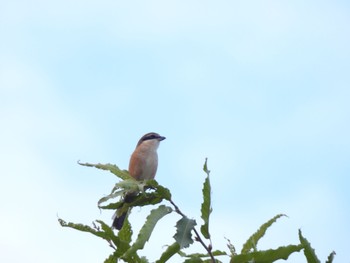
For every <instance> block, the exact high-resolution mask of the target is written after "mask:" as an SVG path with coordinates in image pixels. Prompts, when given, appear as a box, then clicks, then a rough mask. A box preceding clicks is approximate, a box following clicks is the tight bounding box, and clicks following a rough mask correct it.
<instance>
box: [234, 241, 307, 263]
mask: <svg viewBox="0 0 350 263" xmlns="http://www.w3.org/2000/svg"><path fill="white" fill-rule="evenodd" d="M302 249H303V246H302V245H289V246H284V247H279V248H277V249H269V250H265V251H255V252H250V253H246V254H240V255H234V256H232V257H231V261H230V263H246V262H259V263H271V262H274V261H276V260H279V259H284V260H287V259H288V257H289V256H290V255H291V254H292V253H294V252H299V251H300V250H302Z"/></svg>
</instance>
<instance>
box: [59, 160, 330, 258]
mask: <svg viewBox="0 0 350 263" xmlns="http://www.w3.org/2000/svg"><path fill="white" fill-rule="evenodd" d="M79 164H80V165H83V166H87V167H95V168H98V169H102V170H106V171H109V172H111V173H113V174H114V175H116V176H117V177H119V178H120V179H121V181H120V182H118V183H117V184H115V185H114V187H113V188H112V190H111V192H110V194H109V195H107V196H104V197H102V198H101V199H100V200H99V201H98V203H97V205H98V207H99V208H100V209H106V210H110V209H112V210H116V209H118V210H120V211H122V212H127V211H130V210H131V209H132V208H134V207H142V206H147V205H152V206H156V205H158V204H159V205H158V206H156V207H155V208H154V209H152V210H151V211H150V213H149V215H148V216H147V218H145V222H144V224H143V226H142V227H141V229H140V231H139V233H138V234H137V237H136V239H135V240H133V238H132V237H133V230H132V226H131V224H130V222H129V220H128V217H126V220H125V222H124V224H123V227H122V228H121V230H120V231H118V232H117V233H116V232H115V230H114V229H113V228H112V227H110V226H109V225H108V224H106V223H105V222H103V221H101V220H96V221H94V222H93V224H92V226H87V225H83V224H75V223H71V222H68V223H67V222H66V221H64V220H63V219H60V218H59V219H58V221H59V223H60V224H61V226H62V227H69V228H72V229H76V230H79V231H83V232H88V233H90V234H93V235H95V236H97V237H99V238H101V239H103V240H105V241H107V243H108V244H109V246H110V247H111V248H112V249H113V252H112V253H111V254H110V255H109V257H108V258H107V259H106V260H105V261H104V262H105V263H112V262H113V263H115V262H119V260H122V261H124V262H130V263H131V262H132V263H134V262H136V263H138V262H140V263H145V262H149V261H148V259H147V258H145V257H142V256H140V255H139V253H138V252H139V251H140V250H143V249H144V247H145V244H146V242H147V241H148V240H149V238H150V237H151V235H152V233H153V231H154V229H155V226H156V225H157V223H158V222H159V221H160V220H161V219H162V218H163V217H164V216H166V215H168V214H170V213H177V214H178V215H179V216H180V219H179V220H178V221H177V223H176V225H175V234H174V235H173V237H174V243H173V244H170V245H168V246H166V249H165V251H164V252H163V253H162V254H161V255H160V257H159V259H158V260H156V261H155V262H156V263H163V262H167V261H168V260H169V259H171V258H172V257H173V256H174V255H179V256H181V257H182V258H183V260H184V261H183V262H185V263H197V262H208V263H214V262H222V261H221V260H222V258H225V257H226V258H228V259H229V262H230V263H245V262H256V263H269V262H274V261H276V260H280V259H284V260H287V259H288V258H289V256H290V255H291V254H293V253H297V252H300V251H302V250H303V252H304V255H305V259H306V262H308V263H318V262H320V261H319V259H318V258H317V256H316V254H315V251H314V249H312V247H311V244H310V243H309V242H308V241H307V239H306V238H304V237H303V235H302V233H301V231H300V230H299V241H300V243H299V244H295V245H287V246H280V247H278V248H275V249H268V250H259V249H258V242H259V241H260V240H261V238H262V237H264V235H265V233H266V231H267V230H268V229H269V228H270V227H271V226H272V225H273V224H274V223H275V222H276V221H277V220H278V219H280V218H281V217H285V215H284V214H278V215H276V216H274V217H273V218H271V219H270V220H268V221H267V222H266V223H264V224H262V225H261V226H260V228H259V229H258V230H257V231H256V232H255V233H253V234H252V235H251V236H250V237H249V238H248V239H247V241H246V242H245V243H244V245H243V247H242V249H241V251H240V253H237V251H236V248H235V246H234V245H233V244H232V243H231V241H230V240H229V239H227V248H228V252H226V251H223V250H213V244H212V241H211V233H210V228H209V221H210V215H211V213H212V211H213V209H212V206H211V185H210V171H209V170H208V167H207V159H206V160H205V163H204V166H203V171H204V172H205V174H206V177H205V180H204V183H203V188H202V194H203V201H202V204H201V209H200V212H201V219H202V221H203V223H202V224H201V226H200V228H199V229H200V232H199V231H197V229H196V226H197V222H196V221H195V220H194V219H191V218H189V217H187V216H186V215H185V214H184V213H183V212H182V211H181V210H180V208H179V207H178V206H177V205H176V204H175V203H174V201H173V200H172V196H171V193H170V191H169V189H167V188H165V187H163V186H161V185H159V184H158V183H157V182H156V181H155V180H148V181H142V182H140V181H136V180H134V179H133V178H132V177H131V176H130V175H129V173H128V171H126V170H121V169H119V168H118V167H117V166H116V165H113V164H90V163H80V162H79ZM127 196H128V199H127V198H126V197H127ZM115 198H119V200H117V201H114V200H115ZM164 203H168V205H165V204H164ZM169 204H170V205H169ZM194 242H198V243H200V244H201V246H202V247H203V249H204V253H192V254H186V253H185V252H184V250H183V249H184V248H187V247H189V246H191V245H192V244H193V243H194ZM334 256H335V252H332V253H331V254H330V255H329V257H328V259H327V261H326V263H332V262H333V259H334ZM218 258H220V260H219V259H218Z"/></svg>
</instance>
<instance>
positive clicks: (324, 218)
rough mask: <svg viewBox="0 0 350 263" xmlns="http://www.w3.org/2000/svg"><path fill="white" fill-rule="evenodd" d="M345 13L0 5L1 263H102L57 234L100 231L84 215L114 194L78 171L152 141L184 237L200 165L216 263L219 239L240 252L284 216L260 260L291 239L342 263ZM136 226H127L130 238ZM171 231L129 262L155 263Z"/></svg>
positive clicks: (348, 35)
mask: <svg viewBox="0 0 350 263" xmlns="http://www.w3.org/2000/svg"><path fill="white" fill-rule="evenodd" d="M349 11H350V4H349V2H348V1H337V0H335V1H306V2H305V1H300V0H296V1H272V0H267V1H254V0H252V1H223V0H219V1H195V0H194V1H181V0H179V1H158V0H150V1H137V0H136V1H132V2H130V1H108V0H105V1H93V0H87V1H79V0H77V1H66V0H61V1H55V0H54V1H39V0H33V1H30V2H28V1H19V0H13V1H4V0H2V1H0V36H1V41H0V116H1V129H0V160H1V168H0V169H1V171H0V174H1V184H0V198H1V200H2V201H1V202H0V211H1V215H0V225H1V226H2V233H1V235H0V261H1V262H8V263H17V262H23V261H25V262H28V263H32V262H33V263H34V262H35V263H37V262H52V263H55V262H57V263H58V262H91V263H93V262H103V260H104V259H105V258H107V257H108V255H109V254H110V253H112V250H111V248H110V247H108V244H107V243H105V242H104V241H102V240H100V239H98V238H96V237H94V236H92V235H89V234H87V233H82V232H79V231H74V230H71V229H67V228H62V227H60V225H59V224H58V222H57V219H58V217H59V218H63V219H64V220H66V221H71V222H76V223H84V224H89V225H90V224H91V222H92V221H93V220H95V219H102V220H104V221H105V222H111V216H112V212H109V211H102V212H101V211H99V209H98V208H97V201H98V200H99V199H100V198H101V197H102V196H104V195H106V194H108V193H109V192H110V190H111V189H112V187H113V186H114V183H116V182H118V179H117V178H116V177H114V176H113V175H112V174H110V173H107V172H103V171H100V170H97V169H93V168H87V167H82V166H79V165H78V164H77V161H78V160H80V161H82V162H90V163H114V164H117V165H118V166H119V167H120V168H122V169H127V167H128V161H129V157H130V155H131V153H132V151H133V150H134V148H135V146H136V143H137V141H138V140H139V138H140V137H141V136H142V135H143V134H145V133H147V132H151V131H154V132H158V133H160V134H161V135H163V136H166V137H167V139H166V140H165V141H163V142H162V143H161V145H160V148H159V150H158V153H159V167H158V173H157V177H156V179H157V180H158V182H159V183H160V184H162V185H164V186H165V187H167V188H169V189H170V190H171V192H172V195H173V199H174V201H175V203H177V205H178V206H179V207H180V208H181V209H182V211H183V212H184V213H185V214H186V215H187V216H188V217H190V218H193V219H195V220H196V221H197V224H198V225H200V224H201V223H202V221H201V218H200V205H201V202H202V197H201V190H202V184H203V181H204V178H205V174H204V172H203V171H202V167H203V164H204V160H205V158H208V166H209V169H210V170H211V174H210V176H211V177H210V178H211V186H212V206H213V213H212V216H211V221H210V230H211V233H212V239H213V240H212V241H213V247H214V249H220V250H226V251H227V249H226V243H227V241H226V239H225V238H228V239H230V240H231V242H232V243H233V244H234V245H235V247H236V249H237V251H240V249H241V247H242V244H243V243H244V242H245V241H246V240H247V239H248V237H249V236H250V235H251V234H253V233H254V232H255V231H256V230H257V229H258V228H259V226H260V225H262V224H263V223H265V222H266V221H267V220H269V219H270V218H272V217H274V216H275V215H277V214H280V213H283V214H286V215H288V217H285V218H281V219H279V220H278V221H277V222H276V223H275V224H274V225H273V226H272V227H271V228H270V229H269V230H268V232H267V234H266V236H265V237H264V238H263V239H262V240H261V241H260V243H259V244H258V248H259V249H269V248H277V247H279V246H282V245H288V244H297V243H298V242H299V241H298V229H301V230H302V232H303V235H304V236H305V237H306V238H307V239H308V240H309V242H310V243H311V245H312V246H313V248H314V249H315V251H316V254H317V255H318V257H319V259H320V260H321V261H322V262H324V261H325V260H326V258H327V256H328V255H329V253H331V252H332V251H333V250H334V251H335V252H336V253H337V255H336V257H335V262H348V261H349V255H348V249H349V247H348V236H349V234H350V226H349V222H350V208H349V207H350V206H349V203H350V195H349V186H350V179H349V178H350V177H349V172H350V165H349V163H350V162H349V157H350V136H349V134H350V104H349V99H350V85H349V84H350V72H349V71H350V62H349V61H350V27H349V24H350V15H349V14H350V13H349ZM148 213H149V209H148V208H142V209H139V210H137V209H136V210H134V211H133V213H132V214H131V217H130V220H131V222H132V223H133V225H135V233H136V232H137V229H139V228H140V227H141V226H142V223H143V220H144V218H145V217H146V216H147V214H148ZM178 219H179V218H178V217H177V216H176V215H169V216H167V217H166V218H165V219H164V220H163V221H162V222H160V223H159V225H157V227H156V229H155V232H154V235H153V236H152V238H151V239H150V241H149V243H147V245H146V247H145V250H144V251H142V253H141V254H142V255H146V256H147V257H148V258H149V259H150V260H151V261H154V260H156V259H157V256H158V255H159V254H160V253H161V251H163V250H164V249H165V247H164V245H167V244H171V243H172V242H173V239H172V236H173V235H174V232H175V229H174V225H175V223H176V221H177V220H178ZM202 250H203V249H202V248H201V247H200V246H199V245H195V247H194V248H193V249H192V250H186V251H187V252H191V251H196V252H204V251H202ZM222 260H223V261H224V262H228V261H229V260H228V258H222ZM172 262H179V258H177V259H174V260H173V261H172ZM283 262H284V261H283ZM288 262H305V260H304V257H303V255H302V254H301V253H300V254H293V255H292V256H291V257H290V258H289V261H288Z"/></svg>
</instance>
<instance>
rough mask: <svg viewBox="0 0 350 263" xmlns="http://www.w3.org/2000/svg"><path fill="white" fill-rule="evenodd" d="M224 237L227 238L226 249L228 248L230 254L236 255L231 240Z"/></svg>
mask: <svg viewBox="0 0 350 263" xmlns="http://www.w3.org/2000/svg"><path fill="white" fill-rule="evenodd" d="M225 239H226V240H227V247H228V249H229V250H230V253H231V256H234V255H236V254H237V253H236V248H235V246H234V245H233V244H232V243H231V240H230V239H228V238H226V237H225Z"/></svg>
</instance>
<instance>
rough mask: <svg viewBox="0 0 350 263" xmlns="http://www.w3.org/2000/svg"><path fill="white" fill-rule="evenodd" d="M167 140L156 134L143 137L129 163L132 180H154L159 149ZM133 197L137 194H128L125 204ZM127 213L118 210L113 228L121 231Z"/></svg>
mask: <svg viewBox="0 0 350 263" xmlns="http://www.w3.org/2000/svg"><path fill="white" fill-rule="evenodd" d="M165 139H166V138H165V137H164V136H160V135H159V134H158V133H155V132H149V133H146V134H145V135H143V136H142V137H141V139H140V140H139V141H138V143H137V145H136V148H135V150H134V152H133V153H132V155H131V157H130V161H129V174H130V176H131V177H132V178H134V179H135V180H137V181H143V180H150V179H154V177H155V175H156V173H157V168H158V153H157V149H158V147H159V144H160V142H161V141H163V140H165ZM132 196H135V193H128V194H126V195H125V197H124V202H127V201H128V199H130V198H131V197H132ZM127 213H128V212H123V213H122V214H120V211H118V210H117V211H116V213H115V214H114V219H113V224H112V227H113V228H115V229H117V230H120V229H121V228H122V227H123V223H124V220H125V217H126V215H127Z"/></svg>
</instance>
